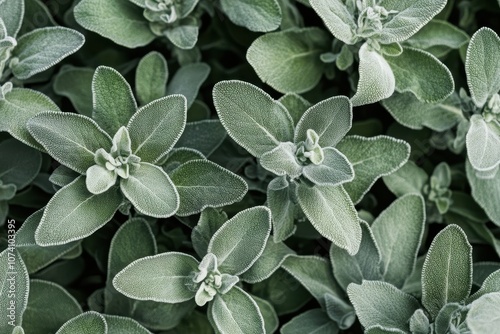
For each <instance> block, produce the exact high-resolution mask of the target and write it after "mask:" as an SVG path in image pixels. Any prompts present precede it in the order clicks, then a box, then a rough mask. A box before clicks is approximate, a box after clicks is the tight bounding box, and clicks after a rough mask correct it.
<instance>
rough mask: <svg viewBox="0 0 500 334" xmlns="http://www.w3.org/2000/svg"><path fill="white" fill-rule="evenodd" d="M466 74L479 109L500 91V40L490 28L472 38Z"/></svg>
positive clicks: (473, 98) (468, 51)
mask: <svg viewBox="0 0 500 334" xmlns="http://www.w3.org/2000/svg"><path fill="white" fill-rule="evenodd" d="M465 73H466V74H467V83H468V85H469V90H470V94H471V97H472V100H473V101H474V102H475V103H476V105H477V106H478V107H483V106H484V105H485V104H486V102H488V99H489V98H490V97H491V96H493V95H494V94H496V93H498V91H500V38H499V37H498V35H497V34H496V33H495V32H494V31H493V30H491V29H490V28H486V27H483V28H481V29H479V30H478V31H477V32H476V33H475V34H474V35H473V36H472V38H471V40H470V43H469V47H468V48H467V57H466V59H465Z"/></svg>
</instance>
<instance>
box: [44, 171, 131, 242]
mask: <svg viewBox="0 0 500 334" xmlns="http://www.w3.org/2000/svg"><path fill="white" fill-rule="evenodd" d="M121 202H122V195H121V194H120V192H119V191H118V189H117V188H112V189H110V190H109V191H107V192H105V193H102V194H100V195H94V194H92V193H90V192H89V191H88V190H87V187H86V186H85V179H84V177H83V176H80V177H78V178H77V179H75V180H74V181H73V182H71V183H70V184H68V185H66V186H64V187H63V188H61V189H60V190H59V191H58V192H57V193H56V194H55V195H54V196H53V197H52V198H51V199H50V201H49V203H48V204H47V206H46V208H45V211H44V212H43V217H42V220H41V221H40V225H38V228H37V229H36V232H35V240H36V243H37V244H38V245H40V246H56V245H62V244H66V243H68V242H71V241H74V240H79V239H83V238H85V237H87V236H89V235H91V234H92V233H94V232H95V231H97V230H98V229H100V228H101V227H102V226H104V225H105V224H106V223H107V222H108V221H110V220H111V218H113V216H114V214H115V212H116V210H117V209H118V206H119V205H120V203H121Z"/></svg>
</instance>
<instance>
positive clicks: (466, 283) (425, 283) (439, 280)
mask: <svg viewBox="0 0 500 334" xmlns="http://www.w3.org/2000/svg"><path fill="white" fill-rule="evenodd" d="M471 286H472V246H471V245H470V244H469V242H468V241H467V236H466V235H465V233H464V232H463V231H462V229H461V228H460V227H458V226H457V225H448V226H447V227H446V228H444V229H443V230H442V231H441V232H439V233H438V235H436V237H435V238H434V240H433V241H432V243H431V246H430V247H429V252H428V253H427V256H426V257H425V262H424V267H423V270H422V304H423V305H424V306H425V308H426V309H427V311H429V313H430V314H431V316H432V317H433V318H434V317H436V316H437V314H438V312H439V310H440V309H441V307H443V306H444V305H445V304H447V303H452V302H457V303H460V302H462V301H464V300H465V298H467V297H468V296H469V293H470V290H471Z"/></svg>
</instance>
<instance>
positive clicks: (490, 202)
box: [465, 161, 500, 226]
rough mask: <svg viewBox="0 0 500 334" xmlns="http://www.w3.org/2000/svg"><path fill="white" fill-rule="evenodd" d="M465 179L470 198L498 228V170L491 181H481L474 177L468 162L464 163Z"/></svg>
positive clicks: (499, 183) (499, 215)
mask: <svg viewBox="0 0 500 334" xmlns="http://www.w3.org/2000/svg"><path fill="white" fill-rule="evenodd" d="M465 166H466V171H467V179H468V180H469V184H470V186H471V189H472V197H473V198H474V199H475V200H476V202H477V204H479V205H480V206H481V208H483V209H484V211H485V212H486V214H487V215H488V217H489V218H490V219H491V220H492V221H493V223H495V224H496V225H498V226H500V206H499V205H498V203H500V190H499V189H500V170H499V171H497V173H496V175H495V176H494V177H493V178H491V179H482V178H479V177H477V176H476V172H475V171H474V169H473V167H472V166H471V164H470V162H468V161H467V163H466V165H465Z"/></svg>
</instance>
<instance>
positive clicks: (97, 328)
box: [56, 311, 109, 334]
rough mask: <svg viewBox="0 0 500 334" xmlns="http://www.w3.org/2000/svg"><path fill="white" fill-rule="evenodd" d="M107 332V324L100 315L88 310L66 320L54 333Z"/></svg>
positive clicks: (87, 333) (105, 333) (103, 333)
mask: <svg viewBox="0 0 500 334" xmlns="http://www.w3.org/2000/svg"><path fill="white" fill-rule="evenodd" d="M76 333H78V334H108V333H109V332H108V325H107V324H106V320H105V319H104V317H103V316H102V315H100V314H99V313H97V312H94V311H90V312H85V313H82V314H80V315H79V316H76V317H74V318H73V319H70V320H68V322H66V323H65V324H64V325H63V326H62V327H61V328H59V330H58V331H57V332H56V334H76Z"/></svg>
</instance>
